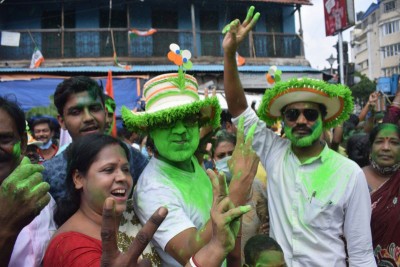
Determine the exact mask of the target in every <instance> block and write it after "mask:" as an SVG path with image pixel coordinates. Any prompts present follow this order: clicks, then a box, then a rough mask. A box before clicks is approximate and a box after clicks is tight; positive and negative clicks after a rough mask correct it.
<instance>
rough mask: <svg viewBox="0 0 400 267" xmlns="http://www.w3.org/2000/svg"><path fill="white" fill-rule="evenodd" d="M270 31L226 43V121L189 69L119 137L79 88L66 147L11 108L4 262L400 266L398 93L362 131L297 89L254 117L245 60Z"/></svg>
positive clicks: (48, 127)
mask: <svg viewBox="0 0 400 267" xmlns="http://www.w3.org/2000/svg"><path fill="white" fill-rule="evenodd" d="M258 18H259V13H255V12H254V7H251V8H250V9H249V11H248V13H247V17H246V18H245V19H244V20H243V21H242V22H241V21H240V20H239V19H236V20H234V21H232V22H231V23H229V24H228V25H227V26H226V27H225V28H224V30H223V33H224V34H225V37H224V40H223V44H222V46H223V51H224V90H225V95H226V100H227V104H228V111H222V110H221V107H220V105H219V102H218V99H217V98H216V97H215V96H214V95H212V96H208V95H207V96H206V97H205V98H204V99H203V100H200V97H199V95H198V92H197V90H198V84H197V81H196V79H195V78H194V77H193V76H191V75H188V74H186V73H185V72H184V71H182V69H179V71H178V73H167V74H162V75H159V76H156V77H154V78H152V79H150V80H149V81H148V82H147V83H146V84H145V85H144V98H145V99H146V108H145V111H143V112H132V111H130V110H128V109H127V108H124V107H123V108H122V111H121V112H122V119H123V121H124V125H123V128H121V129H119V130H118V133H115V132H113V129H114V128H115V127H114V126H115V123H116V122H115V110H116V104H115V102H114V101H113V99H112V98H110V97H109V96H106V95H105V94H104V92H103V89H102V88H101V86H99V84H98V83H97V82H96V81H95V80H94V79H92V78H89V77H86V76H76V77H71V78H68V79H65V80H64V81H63V82H61V83H60V84H59V85H58V86H57V88H55V93H54V104H55V106H56V108H57V112H58V116H57V118H56V119H57V121H58V124H59V126H60V127H61V129H62V131H66V132H68V133H69V135H70V137H71V140H72V141H71V142H70V143H69V144H68V145H64V146H62V145H60V144H59V143H58V142H57V138H56V131H55V126H54V123H53V120H52V119H49V118H47V117H46V118H36V119H35V120H34V121H32V122H30V123H29V129H27V123H26V118H25V114H24V112H23V111H22V109H21V108H20V107H19V106H18V104H17V103H16V102H14V101H12V100H9V99H7V98H6V97H0V166H1V168H0V210H1V213H0V225H1V227H0V262H2V264H4V266H12V267H14V266H15V267H21V266H45V267H47V266H49V267H50V266H60V267H62V266H188V267H196V266H197V267H199V266H212V267H213V266H232V267H236V266H249V267H250V266H268V267H271V266H335V267H336V266H360V267H368V266H389V267H390V266H400V235H399V234H398V233H397V227H400V217H399V212H400V205H399V204H398V203H399V199H398V198H399V197H400V128H399V126H398V121H399V119H400V91H399V93H397V94H396V96H395V98H394V100H393V101H392V102H391V105H390V106H389V107H388V108H387V111H386V113H378V112H375V111H376V107H377V105H378V98H379V94H378V93H375V92H374V93H372V94H371V95H370V97H369V101H368V102H367V104H366V105H365V107H364V108H363V110H362V111H361V113H360V114H359V115H355V114H351V113H352V111H353V100H352V97H351V91H350V89H349V88H347V87H346V86H343V85H340V84H328V83H325V82H323V81H319V80H314V79H308V78H301V79H290V80H288V81H280V82H277V83H276V84H275V85H274V86H273V88H272V89H269V90H266V92H265V95H264V97H263V100H262V103H261V105H260V107H259V109H258V110H257V111H256V110H255V109H254V107H249V106H248V104H247V101H246V98H245V94H244V89H243V87H242V85H241V82H240V79H239V72H238V68H237V63H236V52H237V48H238V46H239V45H240V43H241V42H242V41H243V40H244V39H245V38H246V37H247V35H248V34H249V32H250V31H251V29H252V28H253V27H254V25H255V24H256V23H257V20H258ZM221 118H222V119H221ZM278 121H279V122H280V123H282V125H283V127H282V132H281V133H278V134H277V133H276V129H272V128H271V127H272V126H273V125H274V124H275V123H276V122H278ZM28 130H29V132H30V136H31V137H30V138H29V137H28V134H27V133H28Z"/></svg>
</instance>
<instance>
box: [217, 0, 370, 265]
mask: <svg viewBox="0 0 400 267" xmlns="http://www.w3.org/2000/svg"><path fill="white" fill-rule="evenodd" d="M253 12H254V7H251V8H250V9H249V13H248V16H247V18H246V20H245V21H244V22H243V23H241V22H240V21H239V20H238V19H237V20H234V21H233V22H231V23H230V24H229V25H228V26H227V27H226V28H225V29H224V33H226V35H225V38H224V41H223V49H224V88H225V93H226V100H227V103H228V108H229V112H230V113H231V114H232V116H233V117H234V119H233V122H234V123H237V122H238V117H244V120H245V122H244V125H245V131H247V130H248V129H249V128H250V126H251V125H253V124H254V123H256V124H257V128H256V130H255V134H254V139H253V148H254V150H255V151H256V153H257V154H258V156H259V157H260V161H261V162H262V164H263V166H264V167H265V169H266V170H267V172H268V186H267V193H268V200H269V201H268V205H269V211H270V227H271V228H270V236H271V237H273V238H274V239H275V240H276V241H277V242H278V243H279V244H280V246H281V247H282V249H283V252H284V256H285V262H286V264H287V265H288V266H335V267H337V266H343V267H344V266H346V265H347V264H346V261H348V263H349V265H350V266H360V267H361V266H363V267H365V266H376V263H375V260H374V258H373V252H372V241H371V230H370V218H371V202H370V199H369V192H368V186H367V184H366V182H365V176H364V174H363V172H362V170H361V169H360V168H359V167H358V166H357V164H356V163H355V162H353V161H351V160H349V159H347V158H345V157H343V156H341V155H339V154H338V153H336V152H334V151H333V150H331V149H329V147H328V146H327V144H326V143H325V142H324V141H322V139H321V134H322V131H323V129H329V128H331V127H334V126H336V125H338V124H340V123H341V122H343V121H344V120H345V119H347V118H348V116H349V114H350V112H351V111H352V109H353V102H352V97H351V91H350V90H349V89H348V88H347V87H345V86H343V85H333V84H327V83H325V82H323V81H319V80H313V79H307V78H303V79H292V80H289V81H285V82H283V81H282V82H277V83H276V84H275V85H274V87H273V88H272V89H270V90H266V92H265V95H264V97H263V100H262V103H261V105H260V107H259V110H258V116H257V114H256V113H255V112H254V111H253V110H252V109H251V108H249V107H248V105H247V102H246V98H245V95H244V90H243V87H242V85H241V82H240V79H239V73H238V68H237V65H236V60H235V53H236V50H237V47H238V45H239V44H240V42H241V41H243V39H245V38H246V36H247V34H248V32H249V31H250V30H251V29H252V28H253V26H254V25H255V21H257V20H258V18H259V17H260V14H259V13H257V14H255V15H254V16H253ZM279 119H281V120H283V122H284V125H285V127H284V130H285V134H286V137H287V139H281V138H280V137H279V136H277V135H276V134H274V133H273V132H272V131H271V130H269V129H267V127H266V124H265V123H267V124H269V125H271V124H272V123H274V122H276V121H277V120H279ZM344 240H345V241H344ZM345 242H346V243H347V253H346V249H345V247H346V246H345ZM347 257H348V258H347Z"/></svg>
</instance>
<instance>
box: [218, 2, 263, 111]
mask: <svg viewBox="0 0 400 267" xmlns="http://www.w3.org/2000/svg"><path fill="white" fill-rule="evenodd" d="M253 13H254V7H253V6H251V7H250V9H249V11H248V12H247V17H246V19H245V20H244V21H243V23H242V24H241V23H240V21H239V19H236V20H234V21H232V22H231V23H230V24H229V25H227V26H226V27H225V28H224V30H223V33H226V35H225V38H224V41H223V43H222V47H223V49H224V88H225V94H226V102H227V104H228V109H229V112H230V113H231V114H232V116H233V117H237V116H239V115H240V114H242V112H243V111H245V110H246V108H247V101H246V97H245V94H244V90H243V87H242V84H241V82H240V79H239V72H238V68H237V64H236V50H237V48H238V46H239V44H240V43H241V42H242V41H243V40H244V39H245V38H246V36H247V34H248V33H249V31H250V30H251V29H252V28H253V27H254V25H255V24H256V23H257V20H258V18H259V17H260V13H258V12H257V13H256V14H255V15H254V16H253Z"/></svg>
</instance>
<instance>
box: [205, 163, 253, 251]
mask: <svg viewBox="0 0 400 267" xmlns="http://www.w3.org/2000/svg"><path fill="white" fill-rule="evenodd" d="M207 174H208V177H210V180H211V183H212V188H213V205H212V207H211V221H212V231H213V234H212V238H211V241H210V242H211V243H213V244H214V245H215V246H217V247H218V248H222V249H223V250H224V251H225V253H226V255H227V254H228V253H229V252H230V251H231V250H232V249H233V248H234V247H235V240H236V237H237V235H238V233H239V229H240V220H239V219H240V217H241V216H242V215H243V214H245V213H247V212H249V211H250V210H251V207H250V206H239V207H236V208H235V205H234V204H233V203H232V201H231V200H230V199H229V197H228V187H227V185H226V180H225V174H224V173H222V172H221V173H219V174H218V175H217V174H215V172H214V171H212V170H207Z"/></svg>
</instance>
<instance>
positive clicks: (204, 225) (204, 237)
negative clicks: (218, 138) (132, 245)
mask: <svg viewBox="0 0 400 267" xmlns="http://www.w3.org/2000/svg"><path fill="white" fill-rule="evenodd" d="M197 89H198V85H197V81H196V79H195V78H194V77H192V76H190V75H187V74H184V73H183V72H179V73H178V74H174V73H172V74H164V75H160V76H157V77H154V78H153V79H151V80H149V81H148V82H147V83H146V84H145V85H144V96H145V98H146V111H145V112H142V113H132V112H131V111H130V110H128V109H127V108H123V109H122V118H123V120H124V122H125V125H126V126H127V127H128V129H129V130H131V131H135V132H138V131H142V132H146V133H149V136H150V137H151V138H152V139H153V140H154V144H155V147H156V149H157V152H158V156H157V157H153V158H152V159H151V160H150V162H149V164H148V165H147V167H146V169H145V170H144V171H143V173H142V175H141V177H140V178H139V181H138V183H137V185H136V188H135V190H134V208H135V213H136V214H137V215H138V217H139V219H140V221H141V223H144V222H146V221H147V220H148V219H149V218H150V215H151V214H150V213H149V211H150V210H152V209H153V208H154V207H159V206H166V207H167V208H168V216H167V218H166V219H165V220H164V222H163V223H162V224H161V226H160V227H159V229H158V230H157V232H156V233H155V235H154V237H153V244H154V246H155V248H156V250H157V252H158V254H159V255H160V257H161V259H162V265H163V266H182V265H184V264H185V263H187V262H188V261H189V258H190V257H192V256H193V257H194V258H196V257H195V253H196V252H197V251H199V250H200V249H201V248H202V247H203V246H205V244H207V243H208V242H209V241H210V239H211V235H212V225H211V220H210V208H211V204H212V189H211V183H210V179H209V177H208V176H207V174H206V172H205V171H204V169H203V168H202V167H201V166H200V165H199V163H198V161H197V159H196V157H195V156H194V153H195V151H196V149H197V147H198V145H199V141H200V140H199V138H200V137H199V132H200V131H199V129H200V127H202V126H212V127H214V128H216V127H218V126H219V118H220V113H221V108H220V106H219V102H218V99H217V98H216V97H210V98H206V99H205V100H202V101H201V100H200V99H199V96H198V94H197ZM248 148H251V145H250V143H249V144H248ZM253 154H254V152H253ZM251 155H252V154H250V157H251ZM254 155H255V154H254ZM251 169H252V168H250V167H249V168H247V170H244V171H243V172H242V173H241V174H240V175H239V176H240V177H241V179H237V180H240V181H241V182H243V183H242V186H239V185H238V182H236V181H235V182H231V185H230V188H229V189H230V192H229V198H230V199H231V200H232V202H233V203H234V204H235V205H243V204H245V200H246V198H247V193H248V191H249V188H250V187H251V181H252V179H253V177H254V174H255V170H256V168H253V169H252V170H253V171H254V173H251V174H249V172H250V171H251ZM244 177H245V178H248V180H247V181H245V182H244V181H243V179H242V178H244ZM249 177H250V178H249ZM235 179H236V178H235ZM233 180H234V179H233ZM237 243H238V242H237ZM238 244H239V245H240V242H239V243H238Z"/></svg>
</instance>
